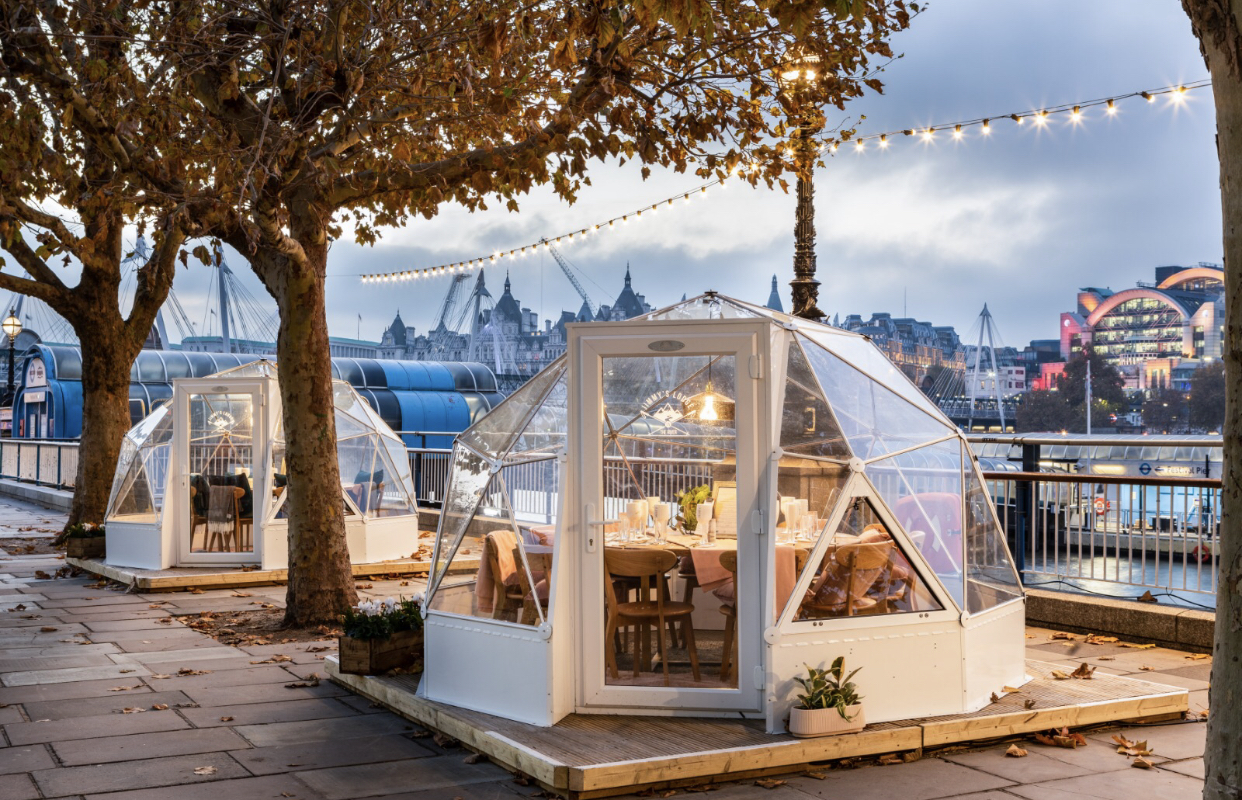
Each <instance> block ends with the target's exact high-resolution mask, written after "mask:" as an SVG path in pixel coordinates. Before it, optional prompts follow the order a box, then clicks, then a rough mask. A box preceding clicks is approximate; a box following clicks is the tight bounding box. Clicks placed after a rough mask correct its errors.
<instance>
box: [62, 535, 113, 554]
mask: <svg viewBox="0 0 1242 800" xmlns="http://www.w3.org/2000/svg"><path fill="white" fill-rule="evenodd" d="M105 541H106V540H105V539H104V537H102V536H92V537H91V538H89V539H80V538H75V539H66V540H65V555H67V556H68V557H69V558H103V557H104V543H105Z"/></svg>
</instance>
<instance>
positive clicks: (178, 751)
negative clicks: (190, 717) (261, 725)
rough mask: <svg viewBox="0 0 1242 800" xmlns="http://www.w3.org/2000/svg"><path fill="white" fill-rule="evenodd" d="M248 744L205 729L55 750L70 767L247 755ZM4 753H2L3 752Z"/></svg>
mask: <svg viewBox="0 0 1242 800" xmlns="http://www.w3.org/2000/svg"><path fill="white" fill-rule="evenodd" d="M246 747H249V745H247V744H246V741H245V740H244V739H242V738H241V737H240V736H238V735H237V734H236V733H234V732H233V731H232V730H230V729H229V728H206V729H201V730H200V729H196V728H192V729H190V730H181V731H162V732H159V733H137V734H133V735H131V736H115V737H110V738H108V739H104V740H102V741H101V740H99V739H78V740H75V741H71V742H56V743H55V744H53V745H52V749H53V750H54V751H55V752H56V755H57V756H58V757H59V758H60V760H61V762H62V763H63V764H65V765H67V766H79V765H83V764H108V763H112V762H114V761H138V760H142V759H150V758H163V757H166V756H183V755H192V754H195V753H214V752H223V751H226V750H229V751H233V752H234V753H235V754H236V753H241V752H244V751H243V750H242V749H240V748H246ZM0 752H3V751H0Z"/></svg>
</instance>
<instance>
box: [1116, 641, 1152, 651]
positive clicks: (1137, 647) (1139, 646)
mask: <svg viewBox="0 0 1242 800" xmlns="http://www.w3.org/2000/svg"><path fill="white" fill-rule="evenodd" d="M1119 646H1120V647H1129V648H1130V649H1131V650H1150V649H1152V648H1153V647H1155V645H1154V644H1130V643H1129V642H1122V643H1121V644H1120V645H1119Z"/></svg>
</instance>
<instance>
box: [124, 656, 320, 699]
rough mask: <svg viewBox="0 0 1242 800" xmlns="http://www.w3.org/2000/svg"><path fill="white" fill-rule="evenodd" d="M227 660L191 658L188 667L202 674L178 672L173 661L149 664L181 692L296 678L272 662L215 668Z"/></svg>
mask: <svg viewBox="0 0 1242 800" xmlns="http://www.w3.org/2000/svg"><path fill="white" fill-rule="evenodd" d="M231 662H232V659H212V660H210V661H199V662H195V665H196V666H191V667H190V668H191V669H195V668H198V669H203V670H206V671H207V674H206V675H178V674H177V670H178V669H180V667H179V666H178V665H177V664H153V665H152V668H153V669H158V670H159V671H160V673H161V674H165V675H168V676H169V678H168V680H170V681H172V684H171V685H172V686H173V687H174V688H176V689H179V690H181V691H184V692H189V691H191V690H193V689H194V688H208V687H211V688H217V687H226V686H252V685H255V684H261V683H266V684H272V683H279V684H286V683H289V682H290V681H293V680H299V678H298V677H297V676H296V675H294V674H293V673H291V672H288V671H286V670H284V669H282V668H281V667H276V666H262V667H255V666H249V665H240V666H238V668H236V669H224V670H221V669H220V668H219V667H220V666H221V665H222V664H231ZM146 680H147V683H150V684H151V685H152V686H156V685H161V684H160V683H159V682H158V679H156V678H155V677H154V676H152V677H150V678H147V679H146ZM282 689H283V686H282ZM273 691H274V689H273ZM276 697H277V698H279V697H280V695H276Z"/></svg>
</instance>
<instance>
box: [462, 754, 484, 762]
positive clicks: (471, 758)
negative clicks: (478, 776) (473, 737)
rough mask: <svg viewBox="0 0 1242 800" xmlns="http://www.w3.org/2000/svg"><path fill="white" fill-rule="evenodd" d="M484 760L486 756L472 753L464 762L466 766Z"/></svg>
mask: <svg viewBox="0 0 1242 800" xmlns="http://www.w3.org/2000/svg"><path fill="white" fill-rule="evenodd" d="M484 758H486V756H484V755H483V754H482V753H471V754H470V755H468V756H466V757H465V758H463V759H462V762H463V763H466V764H478V763H479V762H480V761H482V760H483V759H484Z"/></svg>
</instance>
